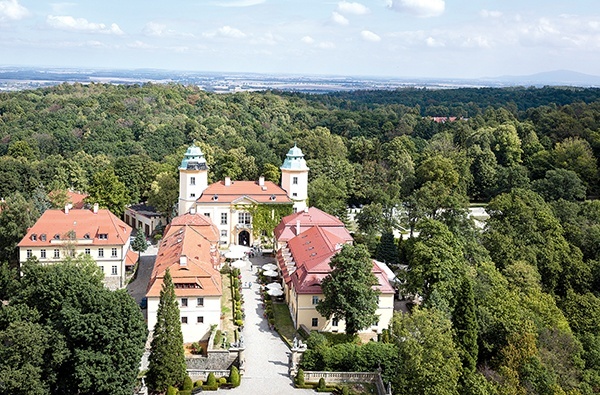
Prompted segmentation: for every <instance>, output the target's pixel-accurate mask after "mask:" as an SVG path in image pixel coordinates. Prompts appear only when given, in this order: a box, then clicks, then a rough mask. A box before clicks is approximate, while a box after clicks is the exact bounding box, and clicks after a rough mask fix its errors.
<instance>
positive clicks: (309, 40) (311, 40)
mask: <svg viewBox="0 0 600 395" xmlns="http://www.w3.org/2000/svg"><path fill="white" fill-rule="evenodd" d="M300 41H302V42H303V43H304V44H312V43H314V42H315V39H314V38H312V37H311V36H304V37H302V38H301V39H300Z"/></svg>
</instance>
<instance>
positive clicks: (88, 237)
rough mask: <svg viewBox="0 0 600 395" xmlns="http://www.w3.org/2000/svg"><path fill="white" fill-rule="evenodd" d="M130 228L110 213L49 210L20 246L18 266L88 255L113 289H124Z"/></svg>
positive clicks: (48, 262)
mask: <svg viewBox="0 0 600 395" xmlns="http://www.w3.org/2000/svg"><path fill="white" fill-rule="evenodd" d="M130 236H131V228H130V227H129V226H128V225H127V224H126V223H124V222H123V221H121V220H120V219H119V218H117V217H116V216H115V215H114V214H113V213H111V212H110V211H108V210H104V209H102V210H101V209H98V206H97V205H96V206H94V209H93V210H85V209H81V210H70V209H68V208H65V210H46V211H45V212H44V213H43V214H42V216H41V217H40V218H39V219H38V220H37V222H36V223H35V224H34V225H33V226H32V227H31V228H30V229H29V230H28V231H27V234H26V235H25V237H23V239H22V240H21V241H20V242H19V244H18V247H19V262H21V263H23V262H25V261H26V260H27V259H28V258H32V257H35V258H37V259H38V261H39V262H40V263H42V264H50V263H53V262H58V261H60V260H62V259H64V258H66V257H68V256H77V255H79V254H84V255H89V256H91V257H92V258H93V259H94V261H96V263H97V264H98V266H99V267H100V269H101V270H102V271H103V272H104V283H105V284H106V286H107V287H108V288H110V289H118V288H122V287H124V286H125V265H126V261H127V253H128V251H129V237H130Z"/></svg>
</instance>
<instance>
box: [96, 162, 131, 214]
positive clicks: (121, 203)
mask: <svg viewBox="0 0 600 395" xmlns="http://www.w3.org/2000/svg"><path fill="white" fill-rule="evenodd" d="M88 194H89V197H87V198H86V200H87V201H88V202H89V203H98V204H99V205H100V207H101V208H106V209H108V210H110V212H112V213H113V214H114V215H116V216H117V217H120V216H121V215H123V212H124V211H125V205H126V204H127V203H129V197H128V195H127V189H126V188H125V184H123V183H122V182H121V181H120V180H119V178H118V177H117V176H116V175H115V171H114V169H112V168H108V169H106V170H103V171H100V172H98V173H96V174H94V176H93V177H92V184H91V185H90V187H89V189H88Z"/></svg>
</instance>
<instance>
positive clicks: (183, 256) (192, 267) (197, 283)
mask: <svg viewBox="0 0 600 395" xmlns="http://www.w3.org/2000/svg"><path fill="white" fill-rule="evenodd" d="M218 242H219V231H218V229H217V227H216V226H215V225H214V224H212V222H211V221H210V220H209V219H208V218H206V217H204V216H202V215H196V214H184V215H181V216H178V217H175V218H173V220H172V221H171V223H170V224H169V225H168V226H167V228H166V229H165V234H164V237H163V239H162V240H161V241H160V244H159V247H158V252H157V255H156V262H155V264H154V270H153V271H152V275H151V277H150V282H149V284H148V290H147V292H146V297H147V299H148V330H149V331H152V330H154V326H155V325H156V313H157V311H158V304H159V300H160V290H161V289H162V284H163V278H164V275H165V272H166V270H167V269H169V272H170V273H171V277H172V278H173V284H174V286H175V295H176V296H177V300H178V302H179V310H180V320H181V331H182V333H183V341H184V342H185V343H191V342H195V341H198V340H200V339H202V338H203V337H204V336H205V335H206V334H207V333H208V332H209V331H210V327H211V325H217V326H219V325H220V321H221V296H222V293H223V291H222V284H221V273H220V272H219V268H220V263H221V262H220V254H219V251H218Z"/></svg>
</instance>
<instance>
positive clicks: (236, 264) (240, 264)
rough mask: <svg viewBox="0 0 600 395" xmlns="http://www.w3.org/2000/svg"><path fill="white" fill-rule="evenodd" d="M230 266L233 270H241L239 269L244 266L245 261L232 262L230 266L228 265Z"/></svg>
mask: <svg viewBox="0 0 600 395" xmlns="http://www.w3.org/2000/svg"><path fill="white" fill-rule="evenodd" d="M230 265H231V267H235V268H237V269H241V268H243V267H244V266H246V261H243V260H241V259H238V260H237V261H233V262H231V264H230Z"/></svg>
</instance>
